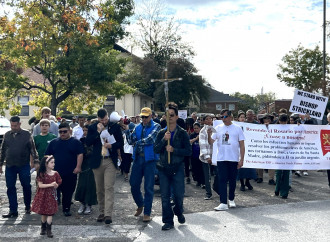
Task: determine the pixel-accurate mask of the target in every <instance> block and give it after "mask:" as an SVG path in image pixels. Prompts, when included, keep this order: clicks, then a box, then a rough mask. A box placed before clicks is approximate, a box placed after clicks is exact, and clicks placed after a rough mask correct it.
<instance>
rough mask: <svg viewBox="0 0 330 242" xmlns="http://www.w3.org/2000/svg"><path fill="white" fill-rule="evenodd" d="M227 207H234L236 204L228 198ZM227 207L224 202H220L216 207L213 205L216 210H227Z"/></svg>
mask: <svg viewBox="0 0 330 242" xmlns="http://www.w3.org/2000/svg"><path fill="white" fill-rule="evenodd" d="M228 203H229V207H230V208H236V204H235V202H234V200H232V201H231V200H229V202H228ZM227 209H228V204H224V203H220V205H219V206H218V207H215V208H214V210H216V211H223V210H227Z"/></svg>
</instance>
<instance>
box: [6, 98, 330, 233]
mask: <svg viewBox="0 0 330 242" xmlns="http://www.w3.org/2000/svg"><path fill="white" fill-rule="evenodd" d="M167 110H168V111H167V117H166V116H165V115H164V116H163V117H162V118H161V119H158V117H157V115H156V114H155V113H154V112H153V111H152V110H151V109H150V108H148V107H144V108H142V109H141V113H140V114H139V115H138V116H134V117H130V118H128V117H120V116H119V114H118V113H117V112H113V113H111V114H110V115H109V114H108V112H107V111H106V110H105V109H103V108H102V109H99V110H98V112H97V118H96V119H94V120H86V118H85V117H83V116H78V117H77V118H75V119H73V120H72V122H71V123H68V122H66V121H65V120H64V121H63V120H56V119H54V118H52V117H51V115H50V114H51V110H50V109H49V108H48V107H44V108H42V110H41V115H42V119H41V120H40V122H39V123H37V122H33V124H32V130H31V132H29V131H27V130H24V129H22V128H21V122H20V118H19V117H18V116H13V117H11V119H10V124H11V130H10V131H8V132H7V133H6V134H5V135H4V139H3V142H2V144H1V149H0V173H2V166H3V164H4V161H6V164H5V165H6V166H5V167H6V171H5V175H6V176H5V178H6V186H7V195H8V200H9V212H8V213H7V214H4V215H2V217H3V218H15V217H17V216H18V202H17V192H16V179H17V174H18V176H19V180H20V182H21V185H22V187H23V195H24V204H25V212H26V213H27V214H29V213H31V211H32V212H35V213H37V214H40V215H41V232H40V234H41V235H45V234H47V236H48V237H50V238H51V237H53V234H52V216H53V215H54V214H55V213H56V212H57V210H58V206H59V205H60V204H61V205H62V211H63V214H64V216H71V215H72V214H71V204H72V199H73V198H74V199H75V200H76V201H79V202H80V207H79V209H78V213H79V214H86V215H88V214H90V213H91V210H92V206H94V205H96V204H98V209H99V211H98V217H97V219H96V221H97V222H104V223H105V224H110V223H112V213H113V209H114V186H115V181H116V174H117V172H118V170H120V171H121V173H122V174H123V175H124V179H125V181H129V184H130V187H131V194H132V197H133V199H134V202H135V204H136V211H134V215H135V216H140V215H141V214H143V222H149V221H150V220H151V219H152V217H151V212H152V204H153V197H154V185H155V184H159V185H160V191H161V202H162V221H163V223H164V225H163V226H162V230H170V229H172V228H173V227H174V215H176V216H177V219H178V222H179V223H181V224H183V223H185V216H184V214H183V213H184V208H183V199H184V192H185V183H186V184H190V183H191V182H192V180H193V181H194V182H195V184H196V186H197V187H199V188H200V189H205V196H204V199H205V200H210V199H212V198H213V193H214V192H216V193H217V194H219V200H220V204H219V205H218V206H217V207H215V208H214V210H216V211H221V210H227V209H228V208H231V207H236V204H235V191H236V181H240V191H242V192H244V191H246V190H253V186H252V185H251V183H250V181H251V180H255V181H256V182H257V183H262V182H263V173H264V169H257V170H256V169H252V168H244V167H243V166H244V155H245V144H244V140H245V137H244V132H243V130H242V128H241V127H240V126H239V125H238V124H239V122H248V123H255V124H275V123H278V124H297V123H304V124H316V122H315V121H314V120H312V119H311V118H310V117H309V115H308V114H307V115H304V116H299V115H295V114H294V115H291V116H289V115H288V114H287V110H285V109H282V110H280V112H279V115H276V114H263V115H262V116H260V117H259V118H258V117H257V116H256V115H255V113H254V111H253V110H247V111H246V112H243V111H239V112H238V114H237V116H236V119H234V115H233V113H232V111H230V110H228V109H224V110H221V112H220V114H219V115H216V116H212V115H204V116H203V117H199V118H198V117H197V115H196V113H192V115H191V117H189V118H187V119H186V120H183V119H181V118H179V116H178V107H177V105H176V104H175V103H172V102H171V103H169V104H168V107H167ZM327 118H328V122H329V123H330V115H328V117H327ZM167 119H168V120H167ZM214 120H222V122H221V124H219V125H217V126H215V127H214V126H213V122H214ZM234 120H235V121H237V123H235V122H234V123H233V121H234ZM214 142H216V145H215V146H213V143H214ZM213 149H217V150H216V154H217V155H216V161H217V162H216V164H212V155H213ZM34 170H36V171H37V178H36V185H37V190H36V194H35V197H34V199H33V201H32V186H31V173H32V172H33V171H34ZM267 172H268V175H269V181H268V184H269V185H275V188H274V194H275V195H276V196H280V197H281V198H283V199H286V198H287V197H288V194H289V192H290V189H292V188H291V180H292V179H291V176H292V174H296V175H297V176H301V175H305V176H307V175H308V172H307V171H293V172H294V173H292V172H291V171H288V170H276V171H275V170H267ZM129 173H130V176H129ZM212 176H214V183H213V184H211V177H212ZM328 178H329V186H330V172H329V171H328ZM142 182H143V184H144V193H143V192H142V191H141V184H142ZM227 190H228V191H227ZM31 201H32V203H31Z"/></svg>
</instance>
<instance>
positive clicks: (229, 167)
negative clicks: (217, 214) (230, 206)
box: [217, 161, 238, 204]
mask: <svg viewBox="0 0 330 242" xmlns="http://www.w3.org/2000/svg"><path fill="white" fill-rule="evenodd" d="M237 164H238V163H237V162H231V161H218V162H217V166H218V182H219V195H220V203H224V204H227V183H229V200H234V198H235V189H236V177H237V172H238V170H237Z"/></svg>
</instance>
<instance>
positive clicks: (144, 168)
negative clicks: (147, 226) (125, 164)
mask: <svg viewBox="0 0 330 242" xmlns="http://www.w3.org/2000/svg"><path fill="white" fill-rule="evenodd" d="M155 169H156V162H155V161H145V159H144V157H141V156H137V157H136V159H135V160H134V162H133V166H132V172H131V177H130V180H129V183H130V185H131V193H132V196H133V199H134V201H135V203H136V205H137V206H138V207H143V206H144V214H145V215H148V216H150V214H151V207H152V200H153V198H154V185H155ZM142 177H144V199H143V196H142V192H141V183H142Z"/></svg>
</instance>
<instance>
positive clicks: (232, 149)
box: [208, 109, 245, 211]
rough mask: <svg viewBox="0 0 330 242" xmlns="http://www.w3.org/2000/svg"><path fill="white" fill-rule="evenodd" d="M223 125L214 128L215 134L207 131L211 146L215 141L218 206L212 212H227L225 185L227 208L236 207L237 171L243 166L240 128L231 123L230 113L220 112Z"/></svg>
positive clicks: (226, 111)
mask: <svg viewBox="0 0 330 242" xmlns="http://www.w3.org/2000/svg"><path fill="white" fill-rule="evenodd" d="M220 114H221V116H222V121H223V124H220V125H218V126H216V127H215V130H216V132H213V133H212V130H211V129H209V130H208V141H209V144H210V145H213V143H214V141H215V140H217V167H218V176H219V178H218V184H219V193H220V205H219V206H217V207H215V208H214V210H216V211H221V210H227V209H228V204H227V183H229V207H236V204H235V202H234V198H235V189H236V178H237V172H238V169H240V168H241V167H242V166H243V160H244V154H245V146H244V140H245V137H244V134H243V131H242V128H241V127H240V126H238V125H236V124H233V123H232V120H233V117H232V113H231V111H229V110H228V109H224V110H222V111H221V113H220Z"/></svg>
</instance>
